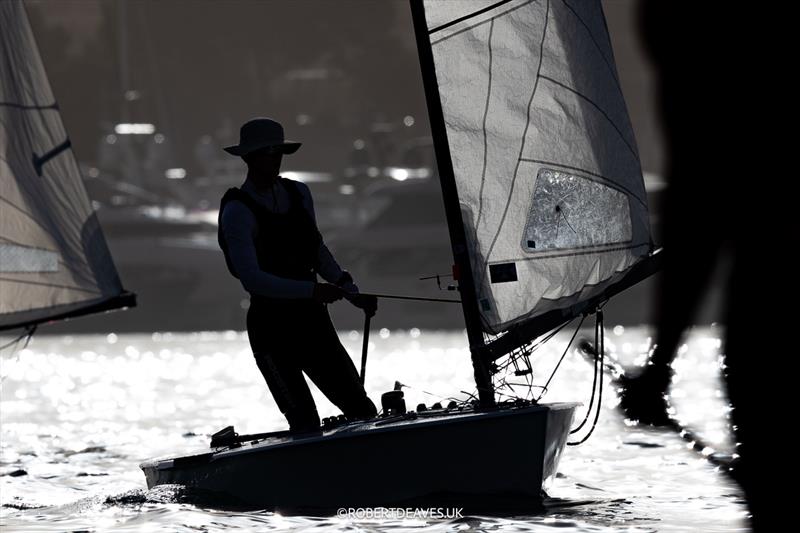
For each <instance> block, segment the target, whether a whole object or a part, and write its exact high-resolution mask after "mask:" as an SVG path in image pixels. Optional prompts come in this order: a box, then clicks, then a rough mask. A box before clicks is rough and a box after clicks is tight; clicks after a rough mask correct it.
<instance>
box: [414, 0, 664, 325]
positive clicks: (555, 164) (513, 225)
mask: <svg viewBox="0 0 800 533" xmlns="http://www.w3.org/2000/svg"><path fill="white" fill-rule="evenodd" d="M424 7H425V18H426V23H427V27H428V35H429V39H430V43H431V47H432V51H433V59H434V64H435V70H436V80H437V82H438V88H439V97H440V100H441V106H442V112H443V115H444V121H445V124H446V130H447V141H448V144H449V148H450V157H451V159H452V164H453V172H454V175H455V181H456V186H457V189H458V196H459V201H460V204H461V211H462V218H463V221H464V226H465V232H466V236H467V243H468V246H467V247H468V249H469V256H470V263H471V266H472V271H473V277H474V283H475V292H476V294H477V299H478V302H477V303H478V309H479V313H480V319H481V326H482V328H483V330H484V331H486V332H488V333H501V332H503V331H505V330H507V329H508V328H510V327H511V326H514V325H515V324H519V323H521V322H524V321H527V320H529V319H531V318H533V317H537V316H540V315H543V314H545V313H547V312H549V311H554V310H559V309H562V310H565V309H567V308H569V307H571V306H574V305H575V304H576V303H579V302H582V301H584V300H587V299H590V298H593V297H596V296H597V295H598V294H599V293H600V292H602V291H603V290H605V289H606V288H608V287H609V286H610V285H612V284H614V283H615V282H616V281H617V280H619V279H621V278H622V277H623V276H624V275H625V273H626V272H627V271H628V270H629V269H630V268H631V267H633V266H634V265H635V264H636V263H637V261H640V260H641V259H642V258H643V257H645V256H647V255H648V254H649V253H650V252H651V248H652V244H651V238H650V227H649V221H648V208H647V196H646V193H645V189H644V181H643V178H642V171H641V165H640V162H639V154H638V150H637V147H636V139H635V138H634V135H633V130H632V128H631V125H630V120H629V118H628V113H627V109H626V106H625V101H624V98H623V95H622V90H621V88H620V84H619V78H618V76H617V71H616V67H615V64H614V57H613V52H612V48H611V43H610V40H609V35H608V31H607V29H606V25H605V18H604V15H603V12H602V7H601V5H600V1H599V0H579V1H578V0H504V1H497V0H494V1H488V0H485V1H476V0H425V2H424Z"/></svg>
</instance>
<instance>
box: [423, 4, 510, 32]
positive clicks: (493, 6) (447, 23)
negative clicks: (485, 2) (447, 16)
mask: <svg viewBox="0 0 800 533" xmlns="http://www.w3.org/2000/svg"><path fill="white" fill-rule="evenodd" d="M511 1H512V0H500V1H499V2H497V3H496V4H492V5H490V6H486V7H484V8H483V9H479V10H477V11H475V12H473V13H470V14H469V15H464V16H463V17H459V18H457V19H453V20H451V21H450V22H445V23H444V24H442V25H441V26H437V27H436V28H433V29H432V30H428V35H433V34H434V33H436V32H437V31H441V30H444V29H446V28H449V27H450V26H454V25H456V24H458V23H459V22H464V21H465V20H469V19H471V18H473V17H477V16H478V15H481V14H483V13H486V12H487V11H491V10H492V9H494V8H496V7H500V6H502V5H503V4H507V3H509V2H511Z"/></svg>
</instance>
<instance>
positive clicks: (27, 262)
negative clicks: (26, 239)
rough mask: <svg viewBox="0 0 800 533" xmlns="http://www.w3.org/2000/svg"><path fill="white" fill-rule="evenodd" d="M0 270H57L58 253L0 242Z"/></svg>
mask: <svg viewBox="0 0 800 533" xmlns="http://www.w3.org/2000/svg"><path fill="white" fill-rule="evenodd" d="M0 272H58V254H56V253H55V252H51V251H49V250H42V249H40V248H31V247H30V246H18V245H16V244H0Z"/></svg>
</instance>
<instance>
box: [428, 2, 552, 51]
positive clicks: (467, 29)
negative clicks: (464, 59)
mask: <svg viewBox="0 0 800 533" xmlns="http://www.w3.org/2000/svg"><path fill="white" fill-rule="evenodd" d="M537 1H538V0H528V1H527V2H525V3H523V4H520V5H518V6H516V7H512V8H510V9H507V10H506V11H503V12H502V13H498V14H497V15H495V16H493V17H491V18H488V19H486V20H482V21H480V22H478V23H476V24H473V25H472V26H467V27H466V28H464V29H462V30H458V31H457V32H453V33H451V34H450V35H445V36H444V37H442V38H441V39H437V40H436V41H431V46H433V45H434V44H439V43H440V42H442V41H446V40H448V39H451V38H453V37H455V36H457V35H460V34H462V33H464V32H465V31H469V30H471V29H473V28H477V27H478V26H482V25H483V24H486V23H487V22H489V21H490V20H495V19H498V18H500V17H502V16H505V15H508V14H509V13H512V12H514V11H516V10H517V9H520V8H522V7H525V6H527V5H528V4H532V3H534V2H537Z"/></svg>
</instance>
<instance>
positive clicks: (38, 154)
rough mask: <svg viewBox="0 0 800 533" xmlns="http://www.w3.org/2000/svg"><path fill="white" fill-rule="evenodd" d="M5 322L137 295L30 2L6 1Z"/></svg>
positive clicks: (0, 294)
mask: <svg viewBox="0 0 800 533" xmlns="http://www.w3.org/2000/svg"><path fill="white" fill-rule="evenodd" d="M0 28H2V30H1V31H0V329H8V328H11V327H17V326H25V325H30V324H36V323H40V322H45V321H49V320H54V319H58V318H66V317H69V316H75V315H79V314H86V313H88V312H93V311H99V310H105V309H112V308H115V307H121V306H125V305H133V304H134V302H133V299H132V296H133V295H131V294H130V293H126V292H124V291H123V289H122V284H121V283H120V279H119V276H118V275H117V271H116V268H115V267H114V262H113V261H112V259H111V255H110V253H109V251H108V247H107V245H106V241H105V238H104V237H103V232H102V231H101V229H100V224H99V223H98V220H97V216H96V215H95V213H94V210H93V209H92V206H91V202H90V201H89V197H88V196H87V194H86V189H85V187H84V185H83V181H82V179H81V175H80V171H79V169H78V164H77V162H76V160H75V156H74V154H73V153H72V150H71V148H70V141H69V137H68V136H67V133H66V131H65V130H64V125H63V123H62V122H61V115H60V113H59V111H58V105H57V103H56V101H55V98H54V96H53V92H52V90H51V88H50V83H49V82H48V80H47V76H46V74H45V70H44V66H43V64H42V60H41V58H40V56H39V51H38V49H37V46H36V42H35V40H34V38H33V33H32V31H31V27H30V24H29V23H28V18H27V16H26V14H25V9H24V7H23V5H22V2H20V1H17V0H3V1H2V2H0Z"/></svg>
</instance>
